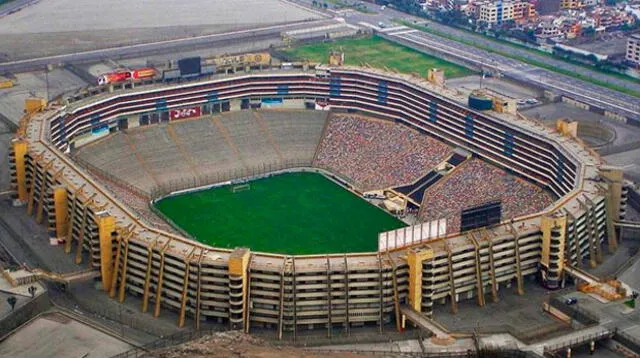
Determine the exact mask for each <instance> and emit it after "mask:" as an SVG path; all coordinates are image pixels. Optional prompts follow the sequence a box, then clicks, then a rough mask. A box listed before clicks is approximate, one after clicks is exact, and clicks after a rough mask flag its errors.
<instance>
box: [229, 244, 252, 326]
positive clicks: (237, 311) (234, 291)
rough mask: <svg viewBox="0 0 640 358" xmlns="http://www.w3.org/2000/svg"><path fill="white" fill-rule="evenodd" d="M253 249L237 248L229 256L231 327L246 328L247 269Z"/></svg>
mask: <svg viewBox="0 0 640 358" xmlns="http://www.w3.org/2000/svg"><path fill="white" fill-rule="evenodd" d="M250 258H251V251H249V249H246V248H239V249H235V250H234V251H233V252H232V253H231V255H230V256H229V324H230V325H231V329H241V330H244V322H245V321H246V314H247V309H246V307H247V284H248V281H249V280H248V277H247V271H248V267H249V259H250Z"/></svg>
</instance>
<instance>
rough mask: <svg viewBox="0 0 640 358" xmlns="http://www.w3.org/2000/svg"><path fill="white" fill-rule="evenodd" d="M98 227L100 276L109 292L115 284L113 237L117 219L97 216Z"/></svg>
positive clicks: (101, 215)
mask: <svg viewBox="0 0 640 358" xmlns="http://www.w3.org/2000/svg"><path fill="white" fill-rule="evenodd" d="M96 225H97V226H98V238H99V241H100V274H101V276H102V286H103V287H104V290H105V291H107V292H109V291H110V289H111V283H112V282H113V277H112V274H113V248H112V239H113V237H112V235H113V233H114V232H115V230H116V219H115V218H114V217H113V216H111V215H109V214H107V213H103V214H99V215H96Z"/></svg>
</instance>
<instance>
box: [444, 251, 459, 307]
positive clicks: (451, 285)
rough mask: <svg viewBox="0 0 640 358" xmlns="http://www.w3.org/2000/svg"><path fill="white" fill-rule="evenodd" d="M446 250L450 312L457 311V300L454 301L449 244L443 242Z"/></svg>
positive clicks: (454, 289)
mask: <svg viewBox="0 0 640 358" xmlns="http://www.w3.org/2000/svg"><path fill="white" fill-rule="evenodd" d="M445 248H446V250H447V263H448V265H449V296H451V312H453V313H458V301H456V280H455V277H454V275H453V255H452V253H451V248H450V247H449V244H448V243H447V242H445Z"/></svg>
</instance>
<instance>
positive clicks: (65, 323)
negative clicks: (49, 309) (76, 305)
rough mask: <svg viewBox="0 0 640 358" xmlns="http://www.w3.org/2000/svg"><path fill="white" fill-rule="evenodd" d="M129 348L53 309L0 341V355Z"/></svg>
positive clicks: (110, 352)
mask: <svg viewBox="0 0 640 358" xmlns="http://www.w3.org/2000/svg"><path fill="white" fill-rule="evenodd" d="M70 343H73V344H70ZM131 348H132V346H131V345H129V344H128V343H125V342H123V341H121V340H119V339H117V338H114V337H113V336H111V335H109V334H106V333H104V332H102V331H99V330H97V329H95V328H93V327H91V326H88V325H86V324H84V323H81V322H78V321H76V320H74V319H72V318H70V317H69V316H66V315H63V314H61V313H57V312H55V313H47V314H44V315H42V316H40V317H38V318H36V319H34V320H33V321H31V322H29V323H27V324H26V325H25V326H23V327H21V328H20V329H18V331H17V332H15V333H14V334H12V335H11V336H9V337H8V338H7V339H6V340H4V341H3V342H2V343H0V356H2V357H14V358H19V357H25V358H28V357H88V356H91V357H111V356H114V355H116V354H119V353H122V352H125V351H127V350H129V349H131Z"/></svg>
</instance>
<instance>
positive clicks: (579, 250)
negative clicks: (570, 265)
mask: <svg viewBox="0 0 640 358" xmlns="http://www.w3.org/2000/svg"><path fill="white" fill-rule="evenodd" d="M565 212H566V214H567V220H571V232H572V234H573V245H574V247H575V250H576V267H582V260H584V258H583V257H582V247H580V240H579V238H578V222H577V220H576V217H575V216H573V214H571V213H570V212H569V210H566V211H565Z"/></svg>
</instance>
